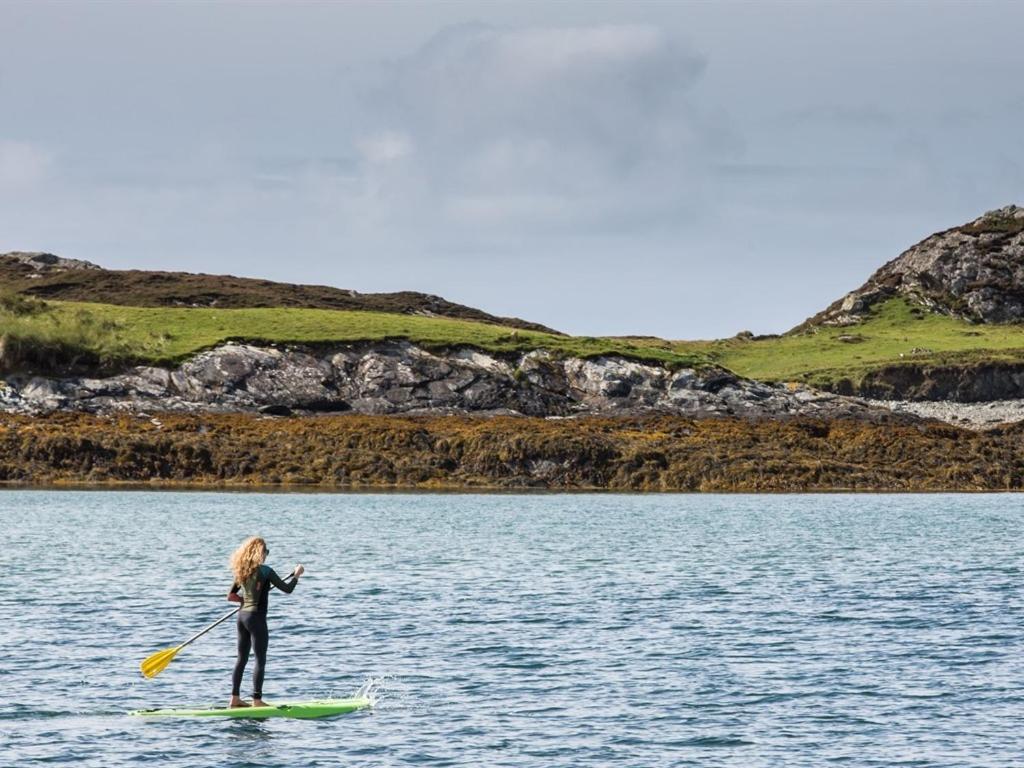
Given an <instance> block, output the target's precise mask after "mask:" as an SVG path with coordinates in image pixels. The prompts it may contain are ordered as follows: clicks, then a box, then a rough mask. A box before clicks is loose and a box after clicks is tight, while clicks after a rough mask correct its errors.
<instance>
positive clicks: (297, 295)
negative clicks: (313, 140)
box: [0, 252, 555, 333]
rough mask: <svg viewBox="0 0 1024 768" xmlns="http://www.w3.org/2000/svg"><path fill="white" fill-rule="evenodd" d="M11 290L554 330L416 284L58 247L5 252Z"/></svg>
mask: <svg viewBox="0 0 1024 768" xmlns="http://www.w3.org/2000/svg"><path fill="white" fill-rule="evenodd" d="M0 285H2V286H4V289H5V290H6V291H9V292H11V293H17V294H21V295H24V296H27V297H31V298H36V299H46V300H53V301H75V302H100V303H105V304H119V305H123V306H130V307H209V308H213V307H217V308H218V309H241V308H251V307H293V308H302V309H343V310H354V311H360V312H391V313H396V314H407V315H427V316H436V317H450V318H455V319H457V320H472V321H475V322H478V323H493V324H495V325H507V326H511V327H513V328H524V329H526V330H531V331H544V332H547V333H555V331H552V330H551V329H550V328H547V327H545V326H543V325H540V324H538V323H529V322H527V321H525V320H520V319H519V318H516V317H495V316H494V315H490V314H488V313H486V312H483V311H481V310H479V309H475V308H473V307H467V306H464V305H462V304H455V303H454V302H451V301H447V300H446V299H443V298H441V297H440V296H431V295H428V294H424V293H417V292H415V291H400V292H398V293H358V292H356V291H349V290H345V289H343V288H334V287H332V286H328V285H294V284H291V283H278V282H274V281H271V280H258V279H254V278H250V277H235V276H234V275H203V274H192V273H189V272H151V271H148V270H136V269H131V270H114V269H102V268H100V267H98V266H96V265H95V264H89V263H88V262H69V261H68V260H66V259H61V258H59V257H57V256H54V255H53V254H46V253H20V252H13V253H8V254H0Z"/></svg>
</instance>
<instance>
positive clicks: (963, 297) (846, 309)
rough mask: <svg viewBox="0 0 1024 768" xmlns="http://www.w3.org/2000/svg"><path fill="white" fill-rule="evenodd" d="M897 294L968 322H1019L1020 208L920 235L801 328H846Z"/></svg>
mask: <svg viewBox="0 0 1024 768" xmlns="http://www.w3.org/2000/svg"><path fill="white" fill-rule="evenodd" d="M894 296H903V297H906V298H907V299H909V300H910V301H911V302H913V303H915V304H918V305H920V306H921V307H923V308H926V309H928V310H931V311H935V312H940V313H942V314H947V315H951V316H953V317H959V318H962V319H965V320H969V321H972V322H982V323H1006V322H1020V321H1022V320H1024V208H1021V207H1018V206H1016V205H1010V206H1007V207H1005V208H1000V209H998V210H995V211H989V212H988V213H986V214H984V215H982V216H979V217H978V218H977V219H975V220H974V221H972V222H970V223H968V224H964V225H962V226H959V227H954V228H953V229H949V230H946V231H945V232H939V233H937V234H934V235H932V236H931V237H928V238H925V239H924V240H922V241H921V242H920V243H918V244H917V245H915V246H913V247H912V248H909V249H908V250H906V251H904V252H903V253H902V254H900V255H899V256H898V257H897V258H896V259H893V260H892V261H890V262H889V263H888V264H885V265H884V266H882V267H881V268H880V269H879V270H878V271H876V272H875V273H874V274H873V275H872V276H871V277H870V278H868V281H867V282H866V283H865V284H864V285H862V286H861V287H860V288H858V289H857V290H855V291H851V292H850V293H848V294H847V295H846V296H844V297H843V298H841V299H839V300H838V301H836V302H835V303H833V304H832V305H831V306H830V307H828V308H827V309H826V310H824V311H823V312H821V313H819V314H818V315H815V316H814V317H812V318H810V319H809V320H808V321H806V322H805V323H804V324H803V325H801V326H800V327H799V328H798V329H795V330H800V329H804V328H806V327H808V326H814V325H852V324H854V323H858V322H860V321H861V320H862V319H863V318H864V317H865V315H866V314H867V313H868V311H869V310H870V309H871V307H872V306H873V305H874V304H876V303H878V302H879V301H884V300H885V299H888V298H892V297H894Z"/></svg>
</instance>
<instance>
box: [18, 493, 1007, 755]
mask: <svg viewBox="0 0 1024 768" xmlns="http://www.w3.org/2000/svg"><path fill="white" fill-rule="evenodd" d="M1022 505H1024V497H1020V496H957V495H950V496H618V495H616V496H604V495H536V496H474V495H258V494H207V493H192V494H187V493H148V492H14V491H10V492H3V493H0V519H2V524H3V529H2V530H3V547H2V549H0V567H2V571H3V575H4V578H3V581H2V582H0V619H2V622H0V638H2V644H3V652H2V655H0V692H2V697H0V765H3V766H8V765H18V766H21V765H33V764H37V763H39V764H44V763H45V764H72V763H74V764H75V765H78V766H103V767H104V768H107V767H109V766H129V765H131V766H136V765H139V764H141V763H142V762H143V761H150V762H152V763H153V764H157V765H181V766H196V765H218V766H228V765H238V766H242V765H261V766H288V767H289V768H292V767H294V766H335V765H354V766H355V765H358V766H388V765H406V764H418V765H436V766H443V765H460V766H461V765H465V766H579V765H595V766H638V767H639V766H643V767H644V768H647V767H649V766H690V765H692V766H702V767H704V768H707V767H709V766H712V767H713V766H744V768H753V767H756V766H766V767H767V766H823V765H833V764H834V765H849V766H957V767H958V768H962V767H963V766H993V767H996V768H1007V767H1008V766H1019V765H1024V736H1022V722H1024V638H1022V622H1024V600H1022V597H1021V595H1022V592H1021V563H1022V555H1024V547H1022V544H1021V526H1022V523H1024V514H1022ZM256 532H258V533H261V534H263V535H264V536H266V537H267V538H268V540H269V543H270V549H271V556H270V561H269V562H270V563H271V565H273V566H275V567H276V568H277V569H278V570H279V571H280V572H282V573H285V572H287V571H288V570H290V568H291V567H292V566H293V565H294V564H295V563H297V562H302V563H303V564H305V565H306V568H307V570H308V575H307V577H306V578H304V579H303V580H302V583H301V584H300V586H299V588H298V589H297V590H296V592H295V593H294V594H293V595H290V596H287V595H281V594H274V595H272V596H271V606H270V609H271V615H270V623H271V644H270V662H269V665H268V666H269V669H268V678H267V686H266V697H267V698H268V699H269V700H271V701H273V700H274V699H278V700H285V699H289V698H291V699H296V698H298V699H304V698H314V697H320V696H328V695H335V696H342V695H347V694H350V693H352V692H353V691H355V690H356V689H357V688H358V687H359V686H360V685H361V684H363V683H364V682H365V681H367V680H372V681H373V685H374V688H375V689H376V691H377V694H376V695H377V697H378V699H379V701H378V704H377V706H376V708H375V709H374V710H373V711H372V712H367V713H358V714H354V715H349V716H345V717H341V718H337V719H333V720H325V721H294V720H269V721H264V722H254V721H250V722H231V721H219V720H183V721H144V720H141V719H138V718H131V717H127V716H126V715H125V712H126V711H128V710H131V709H137V708H149V707H158V706H164V707H166V706H194V705H206V704H220V703H224V702H225V701H226V699H227V695H228V692H229V690H228V688H229V677H230V670H231V665H232V659H233V656H234V640H235V638H234V628H233V626H232V625H231V624H225V625H222V626H221V627H219V628H218V629H217V630H215V631H214V632H213V633H211V634H210V635H208V636H206V637H204V638H203V639H201V640H200V641H199V642H198V643H197V644H196V645H195V646H193V647H191V648H189V649H187V650H186V651H183V652H182V653H181V654H180V655H179V656H178V658H177V659H176V660H175V661H174V662H173V663H172V664H171V665H170V667H168V669H167V670H166V671H165V672H164V673H163V674H161V675H160V676H159V677H158V678H156V679H155V680H152V681H146V680H143V679H142V678H141V677H140V675H139V673H138V663H139V661H140V660H141V659H142V658H144V657H145V656H147V655H149V654H150V653H152V652H154V651H156V650H159V649H160V648H163V647H166V646H169V645H174V644H176V643H177V642H180V641H181V640H183V639H184V638H185V637H187V636H188V635H190V634H191V633H192V632H194V631H196V630H198V629H200V628H202V627H203V626H205V624H207V623H209V622H210V621H212V620H213V619H215V618H216V617H218V616H220V615H222V614H223V613H224V612H225V611H226V610H227V609H229V608H230V607H231V606H230V604H228V603H226V602H225V601H224V593H225V591H226V589H227V586H228V584H229V582H230V576H229V574H228V571H227V568H226V559H227V557H228V555H229V554H230V552H231V550H232V549H233V548H234V546H235V545H236V544H237V543H238V541H239V540H240V539H241V538H242V537H243V536H245V535H247V534H250V533H256ZM246 685H247V686H248V676H247V680H246Z"/></svg>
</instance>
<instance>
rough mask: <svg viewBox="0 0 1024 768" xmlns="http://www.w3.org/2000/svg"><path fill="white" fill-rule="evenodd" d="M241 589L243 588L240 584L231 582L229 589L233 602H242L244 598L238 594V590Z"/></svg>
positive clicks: (229, 596) (229, 598)
mask: <svg viewBox="0 0 1024 768" xmlns="http://www.w3.org/2000/svg"><path fill="white" fill-rule="evenodd" d="M240 589H241V587H240V586H238V585H237V584H235V583H232V584H231V589H229V590H228V600H230V601H231V602H232V603H240V602H242V598H241V597H239V596H238V590H240Z"/></svg>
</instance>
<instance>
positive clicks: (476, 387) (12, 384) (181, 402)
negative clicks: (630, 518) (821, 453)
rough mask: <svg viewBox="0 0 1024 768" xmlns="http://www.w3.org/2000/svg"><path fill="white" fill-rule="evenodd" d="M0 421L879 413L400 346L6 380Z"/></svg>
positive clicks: (616, 367)
mask: <svg viewBox="0 0 1024 768" xmlns="http://www.w3.org/2000/svg"><path fill="white" fill-rule="evenodd" d="M0 410H6V411H9V412H22V413H46V412H51V411H55V410H76V411H84V412H91V413H110V412H125V411H129V412H130V411H135V412H141V411H149V412H156V411H175V412H204V411H205V412H237V411H241V412H244V411H262V412H264V413H271V414H279V415H288V414H290V413H293V412H307V413H317V412H331V411H335V412H336V411H354V412H356V413H363V414H401V413H412V414H415V413H427V412H429V413H484V414H500V413H507V414H522V415H526V416H572V415H582V414H614V413H619V414H635V413H642V412H661V413H671V414H678V415H686V416H714V415H723V416H725V415H740V416H751V417H771V416H788V415H792V416H797V415H802V416H824V417H836V416H863V417H868V418H872V417H874V416H877V415H878V414H879V413H880V411H878V410H876V409H873V408H872V407H869V406H868V405H866V404H864V403H862V402H860V401H857V400H854V399H851V398H846V397H843V396H840V395H835V394H827V393H822V392H817V391H814V390H811V389H808V388H804V387H796V388H789V387H784V386H772V385H767V384H762V383H758V382H754V381H749V380H745V379H741V378H739V377H737V376H735V375H733V374H731V373H728V372H726V371H723V370H706V371H698V370H694V369H683V370H677V371H672V370H668V369H666V368H662V367H659V366H656V365H649V364H643V363H638V362H634V361H631V360H626V359H622V358H616V357H602V358H596V359H580V358H567V359H561V358H556V357H554V356H552V355H550V354H548V353H545V352H538V351H535V352H530V353H527V354H524V355H519V356H515V357H509V358H499V357H495V356H492V355H488V354H485V353H482V352H479V351H476V350H472V349H458V350H450V351H447V352H432V351H429V350H426V349H423V348H420V347H417V346H415V345H412V344H409V343H405V342H385V343H374V344H361V345H342V346H337V347H334V348H332V349H328V350H319V351H317V350H311V349H294V348H289V349H279V348H272V347H257V346H249V345H242V344H225V345H223V346H221V347H218V348H216V349H213V350H210V351H207V352H203V353H201V354H199V355H197V356H195V357H194V358H192V359H190V360H188V361H187V362H185V363H184V364H182V365H181V366H179V367H177V368H174V369H167V368H155V367H139V368H135V369H133V370H131V371H128V372H126V373H123V374H120V375H117V376H111V377H107V378H83V377H73V378H43V377H37V376H36V377H30V376H26V375H21V376H12V377H9V378H8V379H7V381H6V382H4V384H3V385H2V387H0Z"/></svg>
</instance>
